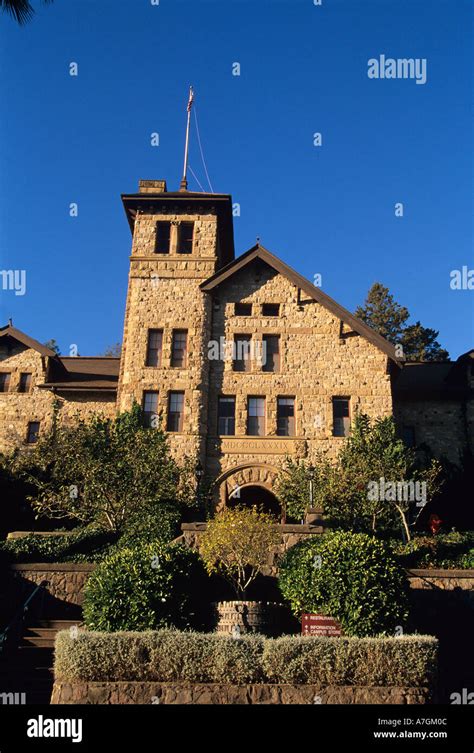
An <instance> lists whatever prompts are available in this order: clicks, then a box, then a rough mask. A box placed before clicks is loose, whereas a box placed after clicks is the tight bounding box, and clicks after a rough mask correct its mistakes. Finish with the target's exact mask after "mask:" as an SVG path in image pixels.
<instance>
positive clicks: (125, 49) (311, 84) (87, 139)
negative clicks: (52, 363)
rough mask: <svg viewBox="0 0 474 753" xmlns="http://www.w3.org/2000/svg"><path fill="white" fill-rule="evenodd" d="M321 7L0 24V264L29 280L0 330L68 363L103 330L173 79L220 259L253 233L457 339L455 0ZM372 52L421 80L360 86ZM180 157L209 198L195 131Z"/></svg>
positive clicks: (462, 162)
mask: <svg viewBox="0 0 474 753" xmlns="http://www.w3.org/2000/svg"><path fill="white" fill-rule="evenodd" d="M322 1H323V4H322V6H321V7H318V6H314V5H313V0H273V2H270V1H267V2H265V1H263V0H253V1H252V2H245V1H240V2H237V1H232V0H219V1H218V2H217V1H216V2H210V1H209V2H205V1H204V2H203V1H202V0H200V1H198V0H194V1H193V2H184V1H183V2H180V1H179V0H160V3H159V5H158V6H153V5H152V3H151V0H55V2H54V4H52V5H46V6H44V5H42V4H41V3H40V1H39V0H33V3H34V4H35V6H36V7H37V13H36V16H35V18H34V20H33V21H32V22H31V23H29V24H28V25H27V26H25V27H22V28H20V27H18V26H17V25H16V24H15V23H14V22H13V21H12V20H11V19H10V18H9V17H8V16H6V15H4V14H0V92H1V109H0V160H1V161H0V268H1V269H25V270H26V271H27V293H26V295H24V296H15V295H14V293H13V292H11V291H3V292H1V291H0V295H1V303H0V322H1V324H5V323H6V321H7V318H8V317H9V316H12V317H13V320H14V324H15V325H16V326H17V327H19V328H20V329H22V330H24V331H26V332H27V333H28V334H30V335H31V336H33V337H35V338H37V339H39V340H41V341H44V340H46V339H48V338H51V337H54V338H56V339H57V341H58V342H59V344H60V347H61V349H62V352H63V353H64V354H66V355H67V353H68V349H69V345H70V343H77V345H78V347H79V352H80V353H81V355H94V354H99V353H101V352H103V350H104V348H105V347H106V346H107V345H108V344H111V343H113V342H116V341H118V340H120V339H121V336H122V325H123V314H124V304H125V294H126V283H127V272H128V256H129V252H130V242H131V238H130V231H129V228H128V225H127V222H126V219H125V215H124V212H123V209H122V206H121V202H120V194H121V193H127V192H134V191H136V190H137V185H138V180H139V178H165V179H166V180H167V181H168V188H169V190H176V189H177V188H178V185H179V179H180V172H181V166H182V152H183V141H184V138H183V137H184V133H183V132H184V125H185V105H186V98H187V87H188V85H189V83H192V84H193V85H194V87H195V90H196V108H197V114H198V119H199V126H200V132H201V139H202V142H203V147H204V152H205V156H206V162H207V166H208V170H209V174H210V178H211V182H212V185H213V187H214V190H215V191H217V192H225V193H227V192H228V193H231V194H232V196H233V200H234V201H235V202H239V203H240V205H241V217H239V218H235V234H236V253H237V254H240V253H243V252H244V251H246V250H247V249H248V248H249V247H250V246H252V245H253V244H254V242H255V238H256V236H257V235H259V236H260V238H261V242H262V243H263V245H265V246H266V247H267V248H269V249H270V250H271V251H273V252H274V253H276V254H277V255H279V256H280V257H281V258H282V259H283V260H284V261H286V262H287V263H289V264H290V265H292V266H293V267H295V268H296V269H297V270H298V271H299V272H301V273H302V274H304V275H305V276H307V277H308V278H309V279H313V276H314V275H315V274H316V273H321V274H322V276H323V289H324V290H325V291H326V292H327V293H328V294H329V295H331V296H332V297H333V298H335V299H336V300H337V301H338V302H339V303H340V304H342V305H343V306H345V307H346V308H348V309H350V310H354V308H355V307H356V306H357V304H359V303H361V302H362V301H363V300H364V298H365V295H366V293H367V290H368V288H369V287H370V285H371V284H372V283H373V282H374V281H376V280H379V281H381V282H383V283H384V284H385V285H387V286H388V287H389V288H390V290H391V291H392V292H393V294H394V295H395V297H396V299H397V300H398V301H399V302H400V303H402V304H403V305H405V306H407V307H408V309H409V310H410V312H411V314H412V316H413V318H414V319H415V318H416V319H420V320H421V322H422V324H424V325H425V326H429V327H434V328H436V329H439V331H440V336H439V339H440V341H441V344H442V345H443V346H445V347H447V348H448V350H449V351H450V354H451V357H452V358H455V357H457V356H458V355H460V354H461V353H462V352H465V351H466V350H468V349H469V348H471V347H472V346H473V345H474V342H473V340H474V338H473V325H472V319H473V317H472V314H473V300H474V298H473V296H474V291H469V290H461V291H453V290H451V289H450V271H451V270H453V269H460V268H461V267H462V266H467V267H468V268H469V269H472V268H473V267H474V261H473V255H472V240H473V224H472V208H473V207H472V175H473V171H472V167H473V165H472V152H473V131H472V120H471V118H472V111H471V96H472V83H473V81H472V58H473V49H472V47H473V44H472V42H473V30H472V9H473V3H472V2H471V1H470V0H465V1H464V0H443V1H441V0H373V1H370V0H360V1H359V2H355V0H322ZM382 53H383V54H385V55H386V56H390V57H394V58H408V57H413V58H426V59H427V83H426V84H424V85H418V84H416V83H415V81H414V80H371V79H369V78H368V76H367V61H368V59H369V58H372V57H378V56H379V55H380V54H382ZM71 62H77V63H78V65H79V75H78V76H77V77H71V76H70V75H69V64H70V63H71ZM235 62H239V63H240V65H241V75H240V76H233V75H232V64H233V63H235ZM153 132H158V133H159V134H160V146H159V147H152V146H151V144H150V135H151V133H153ZM314 132H321V133H322V138H323V145H322V147H320V148H318V147H314V146H313V133H314ZM190 162H191V166H192V167H193V169H194V171H195V172H196V173H197V175H198V177H199V178H200V180H201V183H203V185H205V186H206V187H207V184H206V183H205V177H204V172H203V169H202V164H201V162H200V157H199V152H198V148H197V141H196V138H195V133H194V134H193V136H192V144H191V155H190ZM190 188H191V189H196V188H197V185H196V184H195V182H194V180H192V179H191V180H190ZM71 202H77V203H78V207H79V215H78V217H77V218H71V217H70V216H69V205H70V203H71ZM396 202H403V204H404V217H403V218H397V217H395V213H394V205H395V203H396Z"/></svg>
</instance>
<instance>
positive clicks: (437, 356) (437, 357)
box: [400, 322, 449, 361]
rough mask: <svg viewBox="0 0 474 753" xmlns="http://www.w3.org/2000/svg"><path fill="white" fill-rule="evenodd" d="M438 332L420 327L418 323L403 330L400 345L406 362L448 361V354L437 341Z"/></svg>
mask: <svg viewBox="0 0 474 753" xmlns="http://www.w3.org/2000/svg"><path fill="white" fill-rule="evenodd" d="M438 335H439V332H437V331H436V330H435V329H430V328H429V327H422V325H421V324H420V322H416V323H415V324H411V325H409V326H408V327H405V329H404V330H403V332H402V334H401V337H400V343H401V344H402V347H403V355H404V356H405V358H406V359H407V361H448V360H449V353H448V351H447V350H445V349H444V348H442V347H441V345H440V344H439V342H438V341H437V339H436V338H437V337H438Z"/></svg>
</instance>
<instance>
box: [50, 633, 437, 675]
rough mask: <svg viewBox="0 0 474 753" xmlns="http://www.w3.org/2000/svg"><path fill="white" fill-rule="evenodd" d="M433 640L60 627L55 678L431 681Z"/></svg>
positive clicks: (423, 637) (424, 637) (419, 636)
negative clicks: (62, 629)
mask: <svg viewBox="0 0 474 753" xmlns="http://www.w3.org/2000/svg"><path fill="white" fill-rule="evenodd" d="M437 647H438V641H437V639H436V638H433V637H431V636H422V635H414V636H400V637H399V638H316V637H302V636H287V637H284V638H277V639H272V638H263V637H262V636H258V635H248V636H242V637H241V638H233V637H231V636H226V635H219V634H216V633H194V632H179V631H175V630H170V629H165V630H158V631H147V632H143V633H93V632H86V631H84V632H82V631H79V633H78V634H77V635H76V637H74V636H72V635H71V634H70V633H69V632H67V631H65V632H60V633H58V636H57V638H56V652H55V667H54V670H55V678H56V680H57V681H59V682H61V681H63V682H107V681H110V682H114V681H115V682H118V681H142V682H145V681H152V682H173V681H175V682H176V681H188V682H214V683H219V682H225V683H232V684H235V685H244V684H246V683H255V682H270V683H290V684H307V683H311V684H315V685H320V686H325V685H358V686H373V685H379V686H389V685H392V686H405V687H426V686H431V685H432V683H433V681H434V679H435V676H436V668H437Z"/></svg>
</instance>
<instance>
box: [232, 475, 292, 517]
mask: <svg viewBox="0 0 474 753" xmlns="http://www.w3.org/2000/svg"><path fill="white" fill-rule="evenodd" d="M227 505H228V506H229V507H231V506H234V505H242V506H243V507H254V506H257V507H258V509H259V510H260V511H262V512H266V513H270V515H273V516H274V517H275V518H276V519H277V520H278V521H279V520H280V517H281V505H280V503H279V501H278V499H277V497H276V496H275V495H274V494H273V492H271V491H270V490H269V489H266V488H265V487H264V486H258V485H257V484H249V485H248V486H242V487H239V488H238V489H237V490H236V491H235V492H234V493H233V494H231V495H230V496H229V498H228V500H227Z"/></svg>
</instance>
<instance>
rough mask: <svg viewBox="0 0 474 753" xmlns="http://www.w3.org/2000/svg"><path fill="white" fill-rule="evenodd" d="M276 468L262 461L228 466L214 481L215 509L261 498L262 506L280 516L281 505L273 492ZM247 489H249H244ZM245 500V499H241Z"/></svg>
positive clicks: (254, 502) (251, 502) (253, 501)
mask: <svg viewBox="0 0 474 753" xmlns="http://www.w3.org/2000/svg"><path fill="white" fill-rule="evenodd" d="M277 474H278V468H276V467H275V466H272V465H266V464H264V463H243V464H242V465H236V466H234V467H233V468H228V469H227V470H226V471H224V473H222V474H221V475H220V476H219V478H217V479H216V481H215V483H214V503H215V506H216V511H219V510H222V509H223V508H224V507H226V506H227V505H228V504H229V503H231V504H232V503H233V504H236V503H237V504H238V503H239V500H240V503H241V504H249V505H251V504H256V503H258V501H259V500H262V503H263V506H264V507H267V509H268V510H269V511H270V510H272V511H275V512H276V514H277V516H278V518H280V517H281V505H280V503H279V502H278V498H277V497H276V495H275V494H274V493H273V487H274V485H275V481H276V477H277ZM245 489H248V490H249V491H244V490H245ZM242 500H245V501H242Z"/></svg>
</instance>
